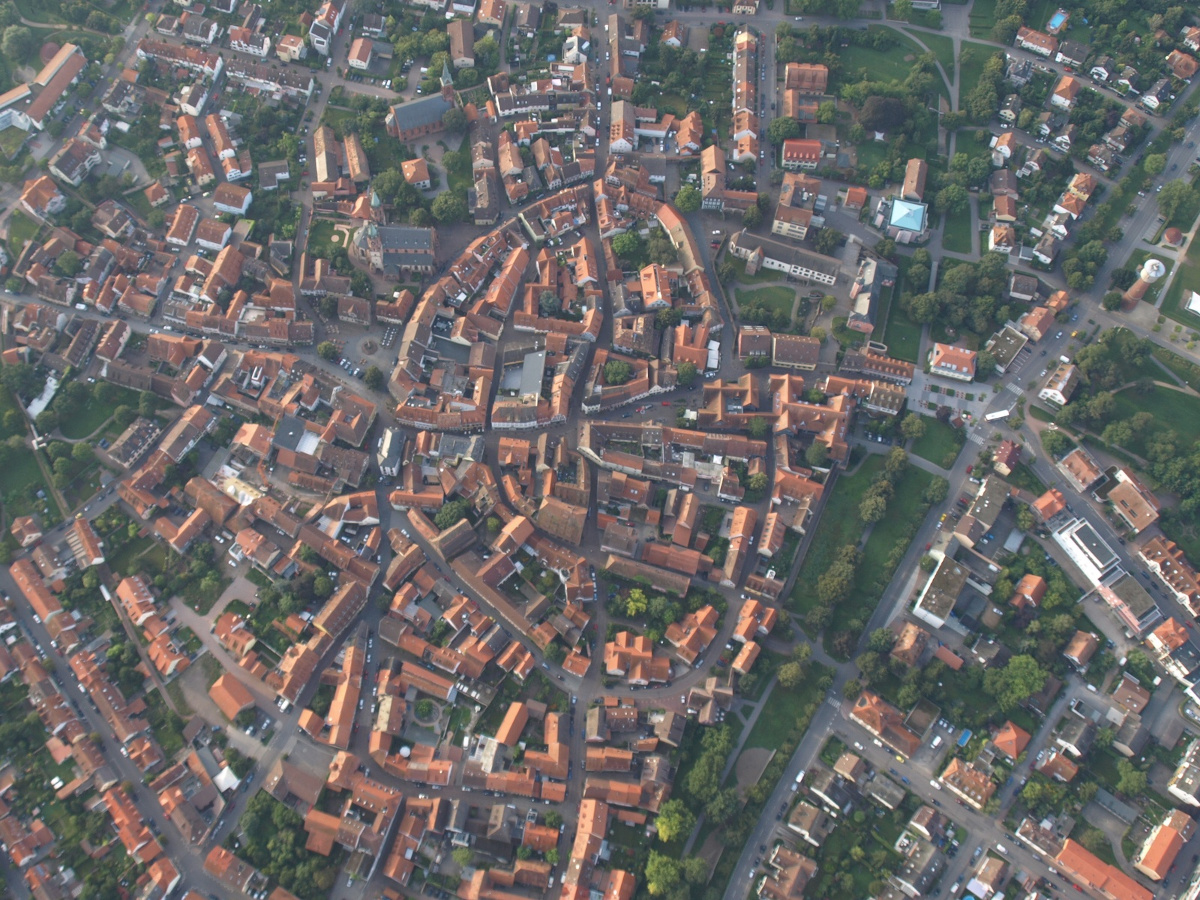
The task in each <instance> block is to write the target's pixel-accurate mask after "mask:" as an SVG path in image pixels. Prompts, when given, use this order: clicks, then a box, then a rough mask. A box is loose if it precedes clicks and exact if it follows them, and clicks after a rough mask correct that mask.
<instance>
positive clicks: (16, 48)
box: [0, 25, 33, 65]
mask: <svg viewBox="0 0 1200 900" xmlns="http://www.w3.org/2000/svg"><path fill="white" fill-rule="evenodd" d="M32 50H33V32H32V31H30V30H29V29H28V28H26V27H25V26H24V25H9V26H8V27H7V28H5V29H4V36H3V37H0V51H2V52H3V53H4V58H5V59H7V60H9V61H10V62H11V64H14V65H20V63H21V62H22V61H23V60H24V59H25V57H27V56H28V55H29V54H30V52H32Z"/></svg>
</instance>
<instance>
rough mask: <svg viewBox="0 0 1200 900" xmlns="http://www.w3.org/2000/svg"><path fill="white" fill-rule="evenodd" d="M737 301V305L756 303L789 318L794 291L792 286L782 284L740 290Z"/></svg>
mask: <svg viewBox="0 0 1200 900" xmlns="http://www.w3.org/2000/svg"><path fill="white" fill-rule="evenodd" d="M737 301H738V305H739V306H741V305H742V304H745V303H757V304H759V305H760V306H762V307H764V308H765V309H769V310H770V311H771V312H778V313H780V314H781V315H784V316H787V317H788V318H789V319H790V318H791V317H792V305H793V304H794V303H795V302H796V292H795V291H794V290H792V288H789V287H783V286H782V285H776V286H775V287H764V288H756V289H754V290H749V291H745V290H742V291H738V292H737Z"/></svg>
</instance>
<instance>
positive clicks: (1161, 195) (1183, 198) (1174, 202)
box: [1158, 178, 1196, 221]
mask: <svg viewBox="0 0 1200 900" xmlns="http://www.w3.org/2000/svg"><path fill="white" fill-rule="evenodd" d="M1195 200H1196V191H1195V189H1194V188H1193V187H1192V186H1191V185H1190V184H1188V183H1187V182H1186V181H1183V180H1181V179H1178V178H1177V179H1175V180H1174V181H1168V182H1167V183H1166V184H1164V185H1163V186H1162V190H1161V191H1159V192H1158V211H1159V212H1160V213H1162V214H1163V216H1165V217H1166V219H1167V220H1168V221H1170V220H1171V219H1172V218H1174V216H1175V212H1176V211H1177V210H1178V209H1179V207H1181V206H1184V205H1190V204H1192V203H1194V202H1195Z"/></svg>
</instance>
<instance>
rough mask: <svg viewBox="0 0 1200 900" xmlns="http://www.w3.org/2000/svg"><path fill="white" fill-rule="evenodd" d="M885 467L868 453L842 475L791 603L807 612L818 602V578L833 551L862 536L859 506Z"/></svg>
mask: <svg viewBox="0 0 1200 900" xmlns="http://www.w3.org/2000/svg"><path fill="white" fill-rule="evenodd" d="M882 470H883V457H881V456H869V457H867V459H865V460H863V463H862V465H861V466H860V467H859V469H858V471H857V472H855V473H854V474H853V475H842V476H841V477H839V478H838V480H837V482H836V483H835V484H834V486H833V493H832V495H831V496H830V497H829V500H828V502H827V504H826V506H825V511H824V512H823V513H822V514H821V519H820V522H819V523H818V527H817V533H816V535H815V536H814V537H813V541H812V544H811V545H810V546H809V548H808V554H807V555H806V556H805V557H804V564H803V565H802V566H801V567H800V572H799V574H798V575H797V576H796V584H795V587H793V589H792V596H791V601H790V604H789V605H790V606H791V608H792V609H793V610H796V611H798V612H800V613H805V612H807V611H808V610H810V609H812V608H813V607H814V606H816V605H817V579H818V578H820V577H821V575H822V574H823V573H824V571H825V570H826V569H827V568H829V564H830V562H832V561H833V558H834V554H836V553H837V551H838V550H839V549H840V548H841V547H843V546H844V545H846V544H852V543H857V542H858V539H859V538H860V537H861V536H862V522H861V521H860V520H859V518H858V505H859V503H860V502H861V501H862V495H863V494H864V493H866V490H867V488H868V487H870V486H871V482H872V481H874V480H875V476H876V475H878V474H879V473H880V472H881V471H882Z"/></svg>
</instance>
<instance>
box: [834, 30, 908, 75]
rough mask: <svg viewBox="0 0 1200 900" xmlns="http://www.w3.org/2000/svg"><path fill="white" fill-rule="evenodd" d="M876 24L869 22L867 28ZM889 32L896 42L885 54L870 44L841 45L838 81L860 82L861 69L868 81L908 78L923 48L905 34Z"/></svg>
mask: <svg viewBox="0 0 1200 900" xmlns="http://www.w3.org/2000/svg"><path fill="white" fill-rule="evenodd" d="M878 27H879V26H877V25H872V26H871V27H870V28H869V29H868V30H869V31H874V30H876V29H877V28H878ZM891 35H892V36H894V37H896V38H897V40H898V43H897V44H896V46H894V47H892V48H891V49H889V50H887V51H886V52H884V53H880V52H879V51H878V50H873V49H871V48H869V47H842V48H841V53H840V54H839V58H840V59H841V63H842V70H841V78H840V81H841V83H842V84H851V83H853V82H856V81H859V80H860V76H861V75H862V74H863V73H864V72H865V73H866V76H867V78H868V79H870V80H871V81H896V82H899V81H903V80H904V79H905V78H907V77H908V76H909V73H910V72H912V64H913V63H914V62H915V61H916V59H917V57H918V56H920V55H921V54H922V53H924V52H925V51H924V50H922V49H921V47H920V46H919V45H918V44H917V42H916V41H914V40H913V39H912V38H910V37H908V36H906V35H901V34H899V33H898V32H894V31H892V32H891Z"/></svg>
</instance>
